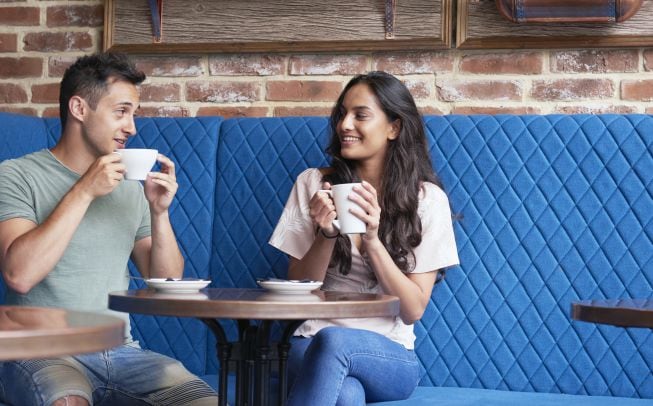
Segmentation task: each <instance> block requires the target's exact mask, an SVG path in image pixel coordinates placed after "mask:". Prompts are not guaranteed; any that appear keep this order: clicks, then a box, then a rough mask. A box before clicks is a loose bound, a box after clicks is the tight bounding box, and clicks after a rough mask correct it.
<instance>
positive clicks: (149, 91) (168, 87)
mask: <svg viewBox="0 0 653 406" xmlns="http://www.w3.org/2000/svg"><path fill="white" fill-rule="evenodd" d="M179 100H181V87H180V86H179V84H178V83H150V84H146V85H142V86H141V102H178V101H179Z"/></svg>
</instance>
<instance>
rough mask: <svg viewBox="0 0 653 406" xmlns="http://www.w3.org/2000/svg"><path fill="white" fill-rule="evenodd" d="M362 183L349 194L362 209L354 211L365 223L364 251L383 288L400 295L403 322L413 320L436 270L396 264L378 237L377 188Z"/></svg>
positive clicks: (419, 312) (428, 293)
mask: <svg viewBox="0 0 653 406" xmlns="http://www.w3.org/2000/svg"><path fill="white" fill-rule="evenodd" d="M361 186H362V187H360V188H354V191H356V192H357V194H356V195H354V196H353V197H352V200H354V201H355V202H356V203H358V205H359V206H360V207H361V209H362V210H355V211H353V214H354V215H356V216H357V217H359V218H360V219H361V220H363V221H364V222H365V223H366V224H367V229H366V231H365V234H363V235H362V241H363V248H364V251H365V252H366V253H367V256H368V258H369V260H370V262H371V266H372V269H373V270H374V274H375V275H376V279H377V280H378V281H379V284H380V285H381V287H382V288H383V291H384V292H385V293H387V294H389V295H394V296H397V297H398V298H399V301H400V303H401V309H400V312H399V316H400V317H401V319H402V320H403V321H404V323H406V324H412V323H414V322H416V321H417V320H419V319H420V318H421V317H422V314H424V310H425V309H426V305H427V304H428V302H429V298H430V297H431V291H432V290H433V285H434V284H435V279H436V277H437V272H425V273H418V274H408V275H405V274H404V273H403V272H402V271H401V270H400V269H399V268H398V267H397V265H396V264H395V262H394V261H393V260H392V257H391V256H390V254H389V253H388V250H386V248H385V246H384V245H383V243H382V242H381V240H379V222H380V219H381V207H380V206H379V203H378V198H377V193H376V189H374V187H373V186H372V185H371V184H370V183H369V182H365V181H363V182H362V184H361Z"/></svg>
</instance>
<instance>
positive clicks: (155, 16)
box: [148, 0, 163, 42]
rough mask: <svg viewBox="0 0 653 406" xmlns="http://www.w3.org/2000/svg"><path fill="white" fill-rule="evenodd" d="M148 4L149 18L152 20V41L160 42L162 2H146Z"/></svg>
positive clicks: (154, 0)
mask: <svg viewBox="0 0 653 406" xmlns="http://www.w3.org/2000/svg"><path fill="white" fill-rule="evenodd" d="M148 2H149V4H150V16H151V19H152V41H153V42H161V30H162V29H163V21H162V19H163V0H148Z"/></svg>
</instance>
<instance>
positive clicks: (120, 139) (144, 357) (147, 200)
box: [0, 53, 217, 405]
mask: <svg viewBox="0 0 653 406" xmlns="http://www.w3.org/2000/svg"><path fill="white" fill-rule="evenodd" d="M144 79H145V75H144V74H143V73H142V72H140V71H138V70H136V68H135V67H134V66H133V64H131V62H129V61H128V60H127V59H126V57H124V56H122V55H117V54H110V53H104V54H95V55H91V56H85V57H81V58H79V59H78V60H77V61H76V62H75V63H74V64H73V65H72V66H70V67H69V68H68V70H66V72H65V74H64V77H63V79H62V81H61V91H60V96H59V105H60V116H61V128H62V135H61V139H60V140H59V142H58V143H57V145H56V146H55V147H54V148H52V149H51V150H41V151H37V152H35V153H32V154H29V155H26V156H24V157H22V158H19V159H16V160H10V161H5V162H3V163H2V164H0V268H1V269H2V275H3V277H4V279H5V282H6V284H7V287H8V289H7V295H6V296H7V303H8V304H13V305H34V306H52V307H63V308H69V309H76V310H88V311H106V309H107V294H108V292H110V291H114V290H124V289H127V286H128V283H129V279H128V271H127V261H128V259H129V258H130V257H131V259H132V260H133V262H134V263H135V264H136V266H137V267H138V269H139V271H140V273H141V274H142V275H143V277H146V278H149V277H157V278H166V277H174V278H178V277H181V275H182V272H183V266H184V261H183V258H182V256H181V253H180V251H179V247H178V246H177V241H176V239H175V235H174V232H173V230H172V227H171V225H170V219H169V215H168V208H169V207H170V204H171V202H172V199H173V197H174V195H175V193H176V191H177V182H176V179H175V166H174V164H173V162H172V161H171V160H170V159H168V158H167V157H165V156H163V155H159V156H158V158H157V159H158V161H159V163H160V164H161V172H156V173H154V172H153V173H150V174H149V175H148V178H147V179H146V180H145V182H144V185H141V183H140V182H135V181H124V173H125V166H124V165H123V164H122V163H121V162H120V155H119V154H115V153H114V151H115V150H116V149H121V148H124V147H125V144H126V142H127V140H128V139H129V137H131V136H133V135H135V133H136V127H135V124H134V112H135V110H136V109H137V108H138V105H139V89H138V85H139V84H140V83H141V82H143V80H144ZM16 136H17V137H20V134H16ZM123 317H124V318H125V319H126V322H127V327H128V328H129V324H128V323H129V318H128V317H127V315H123ZM127 331H129V329H128V330H127ZM126 336H127V337H126V344H125V345H123V346H121V347H118V348H116V349H113V350H110V351H104V352H102V353H94V354H84V355H79V356H74V357H63V358H60V359H48V360H31V361H18V362H5V363H1V364H0V400H3V401H4V402H7V403H10V404H12V405H51V404H54V405H91V404H96V405H98V404H104V405H130V404H134V405H136V404H138V405H143V404H150V405H182V404H185V405H209V404H211V405H215V404H216V403H217V398H216V394H215V393H214V392H213V391H212V390H211V389H210V387H208V385H206V384H205V383H204V382H203V381H202V380H200V379H199V378H197V377H196V376H194V375H192V374H191V373H190V372H188V371H187V370H186V369H185V368H184V367H183V366H182V365H181V364H180V363H179V362H178V361H176V360H173V359H171V358H168V357H165V356H163V355H161V354H156V353H153V352H149V351H144V350H142V349H140V348H139V347H138V345H137V343H135V342H133V341H132V340H131V337H130V336H129V333H127V334H126ZM3 388H4V391H3V390H2V389H3ZM3 392H4V393H3ZM3 396H4V399H2V397H3Z"/></svg>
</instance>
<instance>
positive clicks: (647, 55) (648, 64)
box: [643, 49, 653, 72]
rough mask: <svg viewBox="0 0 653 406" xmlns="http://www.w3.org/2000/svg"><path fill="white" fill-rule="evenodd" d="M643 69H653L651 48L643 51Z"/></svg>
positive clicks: (648, 70)
mask: <svg viewBox="0 0 653 406" xmlns="http://www.w3.org/2000/svg"><path fill="white" fill-rule="evenodd" d="M643 55H644V70H645V71H647V72H650V71H652V70H653V49H647V50H645V51H644V54H643Z"/></svg>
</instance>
